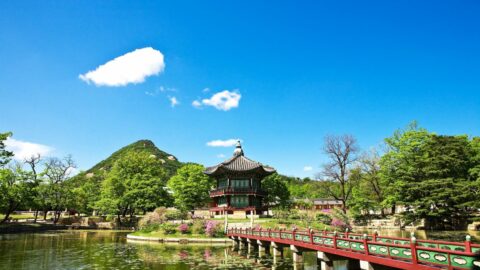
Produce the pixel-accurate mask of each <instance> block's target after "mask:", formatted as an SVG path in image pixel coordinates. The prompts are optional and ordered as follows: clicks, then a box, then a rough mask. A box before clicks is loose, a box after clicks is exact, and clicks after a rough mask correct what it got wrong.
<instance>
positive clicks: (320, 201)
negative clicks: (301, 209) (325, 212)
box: [313, 199, 342, 205]
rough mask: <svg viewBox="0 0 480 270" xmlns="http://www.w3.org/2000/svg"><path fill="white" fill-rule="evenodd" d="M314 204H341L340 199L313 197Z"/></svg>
mask: <svg viewBox="0 0 480 270" xmlns="http://www.w3.org/2000/svg"><path fill="white" fill-rule="evenodd" d="M313 204H314V205H325V204H328V205H333V204H342V201H340V200H335V199H313Z"/></svg>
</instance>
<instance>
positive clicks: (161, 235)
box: [131, 231, 217, 238]
mask: <svg viewBox="0 0 480 270" xmlns="http://www.w3.org/2000/svg"><path fill="white" fill-rule="evenodd" d="M131 235H135V236H145V237H158V238H217V237H208V236H206V235H205V234H182V233H174V234H164V233H163V232H162V231H153V232H142V231H137V232H134V233H132V234H131Z"/></svg>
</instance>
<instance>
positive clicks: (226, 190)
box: [210, 187, 266, 197]
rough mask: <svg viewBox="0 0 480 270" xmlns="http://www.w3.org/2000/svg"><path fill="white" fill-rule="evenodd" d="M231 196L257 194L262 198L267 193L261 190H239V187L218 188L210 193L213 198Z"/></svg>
mask: <svg viewBox="0 0 480 270" xmlns="http://www.w3.org/2000/svg"><path fill="white" fill-rule="evenodd" d="M230 194H255V195H260V196H265V194H266V193H265V191H263V190H262V189H259V188H238V187H236V188H235V187H225V188H218V189H215V190H212V191H210V197H212V196H221V195H230Z"/></svg>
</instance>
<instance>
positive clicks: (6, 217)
mask: <svg viewBox="0 0 480 270" xmlns="http://www.w3.org/2000/svg"><path fill="white" fill-rule="evenodd" d="M9 217H10V211H9V212H7V213H6V214H5V217H4V218H3V220H2V221H0V224H3V223H5V222H7V220H8V218H9Z"/></svg>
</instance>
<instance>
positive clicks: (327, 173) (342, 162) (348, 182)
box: [321, 135, 358, 213]
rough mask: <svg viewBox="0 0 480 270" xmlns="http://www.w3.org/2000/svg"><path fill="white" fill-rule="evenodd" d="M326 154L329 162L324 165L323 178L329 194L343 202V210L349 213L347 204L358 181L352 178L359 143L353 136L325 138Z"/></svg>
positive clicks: (324, 149)
mask: <svg viewBox="0 0 480 270" xmlns="http://www.w3.org/2000/svg"><path fill="white" fill-rule="evenodd" d="M323 151H324V153H325V154H326V155H327V157H328V158H329V160H330V161H329V162H328V163H326V164H324V165H323V170H322V172H321V176H323V178H324V180H325V181H326V185H324V186H323V187H324V189H325V191H326V192H327V194H328V195H329V196H331V197H333V198H335V199H336V200H340V201H341V202H342V210H343V212H344V213H345V212H346V211H347V202H348V200H349V199H350V198H351V195H352V190H353V188H354V186H355V185H356V184H357V182H358V179H357V178H355V177H350V176H351V174H350V172H351V169H352V167H353V163H354V162H355V161H356V160H357V151H358V147H357V142H356V139H355V138H354V137H353V136H351V135H343V136H327V137H325V145H324V148H323Z"/></svg>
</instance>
